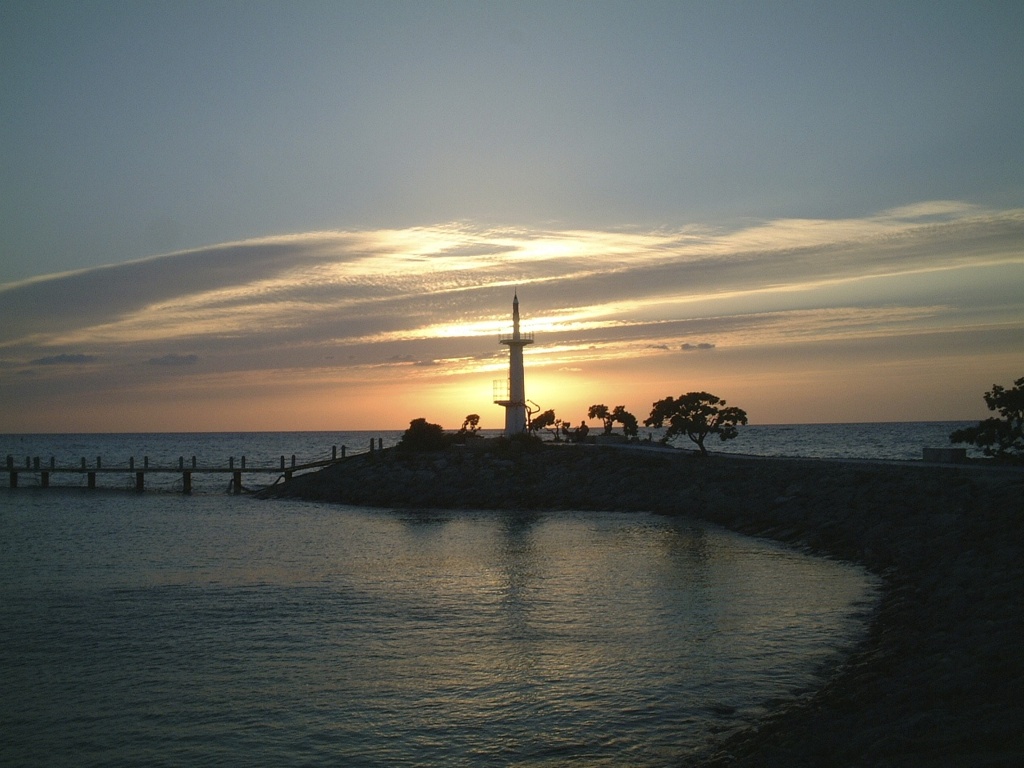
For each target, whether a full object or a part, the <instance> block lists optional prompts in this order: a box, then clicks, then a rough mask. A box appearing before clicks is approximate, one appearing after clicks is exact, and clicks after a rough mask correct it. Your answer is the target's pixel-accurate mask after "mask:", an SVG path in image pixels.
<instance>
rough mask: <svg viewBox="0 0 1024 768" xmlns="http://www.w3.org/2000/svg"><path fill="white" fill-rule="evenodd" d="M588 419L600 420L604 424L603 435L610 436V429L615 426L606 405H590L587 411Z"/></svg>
mask: <svg viewBox="0 0 1024 768" xmlns="http://www.w3.org/2000/svg"><path fill="white" fill-rule="evenodd" d="M587 418H588V419H600V420H601V421H603V422H604V433H605V434H606V435H610V434H611V433H612V427H613V426H614V424H615V419H614V418H612V412H611V411H609V410H608V406H607V405H592V406H590V408H588V409H587Z"/></svg>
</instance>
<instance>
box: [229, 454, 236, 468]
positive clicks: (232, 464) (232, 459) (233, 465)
mask: <svg viewBox="0 0 1024 768" xmlns="http://www.w3.org/2000/svg"><path fill="white" fill-rule="evenodd" d="M234 468H235V457H234V456H232V457H231V458H230V459H228V469H234Z"/></svg>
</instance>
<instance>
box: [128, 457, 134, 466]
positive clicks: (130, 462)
mask: <svg viewBox="0 0 1024 768" xmlns="http://www.w3.org/2000/svg"><path fill="white" fill-rule="evenodd" d="M128 469H135V457H134V456H131V457H129V459H128Z"/></svg>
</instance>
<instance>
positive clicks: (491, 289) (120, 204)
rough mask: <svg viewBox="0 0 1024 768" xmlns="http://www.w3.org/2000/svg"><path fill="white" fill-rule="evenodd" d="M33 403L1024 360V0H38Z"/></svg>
mask: <svg viewBox="0 0 1024 768" xmlns="http://www.w3.org/2000/svg"><path fill="white" fill-rule="evenodd" d="M0 72H2V74H3V77H2V78H0V137H2V141H0V163H2V166H0V167H2V174H0V179H2V183H0V432H34V431H43V432H70V431H179V430H180V431H193V430H292V429H295V430H301V429H341V430H345V429H400V428H404V427H405V426H407V425H408V423H409V421H410V420H411V419H413V418H417V417H426V418H428V420H430V421H434V422H438V423H440V424H442V425H443V426H445V427H447V428H449V429H455V428H458V426H459V425H460V424H461V422H462V419H463V417H464V416H465V415H466V414H468V413H478V414H480V416H481V417H482V419H481V423H482V426H484V427H485V428H499V427H501V426H502V424H503V411H502V409H501V408H500V407H499V406H496V405H494V404H493V403H492V381H493V380H494V379H501V378H503V377H504V376H505V374H506V372H507V359H508V358H507V355H508V350H507V348H506V347H503V346H501V345H500V344H499V343H498V335H499V334H500V333H507V332H508V331H509V330H510V324H511V303H512V296H513V293H514V292H516V291H518V295H519V299H520V306H521V311H522V315H523V329H524V330H526V331H531V332H533V333H534V334H535V338H536V343H535V344H534V345H532V346H530V347H527V349H526V378H527V380H526V388H527V396H528V398H529V399H530V400H532V401H534V402H535V403H536V404H537V405H539V406H540V407H541V408H542V409H547V408H554V409H555V411H556V414H557V415H558V416H560V417H562V418H565V419H567V420H571V421H573V422H575V423H578V422H579V421H580V420H582V419H583V418H584V417H585V415H586V409H587V406H588V405H590V404H592V403H598V402H601V403H605V404H607V405H608V406H614V405H618V404H623V405H625V406H626V407H627V409H629V410H630V411H632V412H633V413H634V414H636V415H637V416H638V417H640V418H641V420H642V419H643V417H644V416H646V415H647V413H648V412H649V411H650V407H651V404H652V402H653V401H655V400H657V399H660V398H662V397H665V396H666V395H678V394H681V393H683V392H687V391H691V390H708V391H711V392H713V393H715V394H717V395H719V396H721V397H724V398H726V399H727V401H728V402H729V404H731V405H738V406H740V407H743V408H745V409H746V410H747V412H748V413H749V415H750V418H751V422H752V423H759V424H770V423H807V422H811V423H813V422H846V421H904V420H947V419H977V418H983V417H985V416H987V415H988V412H987V411H986V410H985V405H984V401H983V400H982V393H983V392H984V391H985V390H987V389H989V388H990V387H991V386H992V384H994V383H1000V384H1004V385H1009V384H1011V383H1012V381H1013V380H1014V379H1016V378H1019V377H1021V376H1024V128H1022V126H1024V119H1022V116H1024V77H1022V76H1021V74H1022V72H1024V3H1021V2H1019V1H1018V0H1009V1H1007V2H943V1H942V0H929V1H927V2H891V0H890V1H889V2H870V1H864V2H849V3H817V2H778V3H763V2H749V3H748V2H703V3H692V2H621V3H620V2H557V0H555V1H553V0H544V1H543V2H509V3H489V2H487V3H485V2H481V1H479V0H478V1H477V2H380V1H375V2H365V3H357V2H326V3H320V2H300V3H291V2H289V3H285V2H280V3H275V2H262V3H255V2H213V3H209V2H146V3H135V2H123V3H105V2H90V3H80V2H39V1H38V0H36V1H33V2H11V1H10V0H0Z"/></svg>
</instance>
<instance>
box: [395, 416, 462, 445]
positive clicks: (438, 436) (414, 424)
mask: <svg viewBox="0 0 1024 768" xmlns="http://www.w3.org/2000/svg"><path fill="white" fill-rule="evenodd" d="M450 444H451V436H450V435H446V434H445V433H444V429H443V428H442V427H441V425H440V424H431V423H429V422H428V421H427V420H426V419H413V420H412V421H410V422H409V428H408V429H407V430H405V432H404V433H403V434H402V439H401V440H400V441H399V443H398V450H400V451H410V452H416V453H421V452H424V451H443V450H446V449H447V448H448V446H449V445H450Z"/></svg>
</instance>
